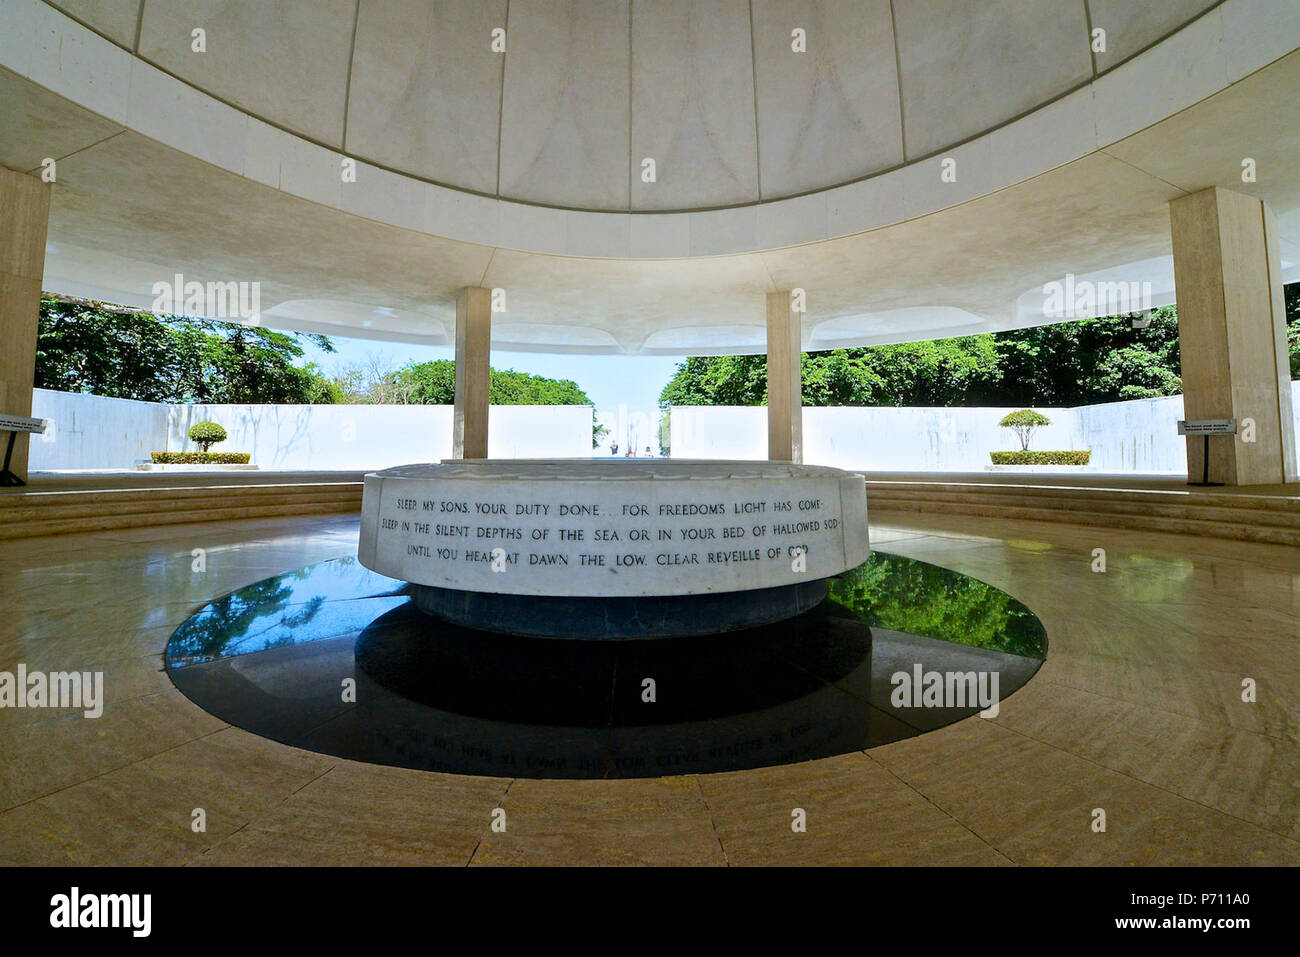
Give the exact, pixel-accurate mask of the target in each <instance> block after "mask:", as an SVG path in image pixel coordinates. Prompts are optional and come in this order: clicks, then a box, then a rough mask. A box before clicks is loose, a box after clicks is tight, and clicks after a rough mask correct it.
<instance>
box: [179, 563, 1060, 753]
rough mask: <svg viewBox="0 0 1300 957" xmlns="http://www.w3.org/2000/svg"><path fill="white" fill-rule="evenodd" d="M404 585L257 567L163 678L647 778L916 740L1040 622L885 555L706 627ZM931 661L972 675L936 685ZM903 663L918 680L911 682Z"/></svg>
mask: <svg viewBox="0 0 1300 957" xmlns="http://www.w3.org/2000/svg"><path fill="white" fill-rule="evenodd" d="M405 589H406V586H405V584H404V583H402V582H397V581H394V580H392V579H389V578H385V577H383V576H380V575H376V574H374V573H373V572H370V571H368V570H366V569H365V568H363V567H362V566H361V565H360V564H358V563H357V562H356V560H355V559H351V558H342V559H334V560H332V561H327V562H322V563H320V564H318V565H312V566H309V567H307V568H303V569H299V570H298V571H296V572H291V573H289V574H286V575H280V576H277V577H275V578H270V579H266V580H264V581H261V582H257V583H256V584H253V585H250V586H248V587H247V588H243V589H240V590H239V591H237V592H233V593H232V594H230V595H226V596H225V597H223V598H220V599H218V600H216V601H214V602H212V603H211V604H210V605H207V606H205V607H204V608H202V609H200V610H199V611H198V612H197V613H196V614H195V615H193V616H192V617H191V618H189V619H188V620H187V621H186V622H185V623H184V624H183V625H181V627H180V628H178V629H177V630H176V632H175V633H174V634H173V635H172V638H171V640H170V641H169V643H168V645H167V652H166V664H167V669H168V673H169V675H170V677H171V679H172V681H173V682H174V683H175V684H176V686H177V687H178V688H179V689H180V690H181V691H182V692H183V693H184V694H185V695H186V696H188V697H189V698H190V699H191V700H192V701H194V702H195V703H196V704H198V705H199V706H200V707H202V708H204V709H205V710H207V711H209V712H210V713H212V714H214V715H216V716H218V717H220V718H222V719H224V720H226V721H228V722H230V723H231V724H234V725H236V726H238V727H241V728H244V729H245V730H248V731H251V732H253V733H255V734H260V735H263V736H265V737H268V738H272V739H274V740H277V741H282V742H284V743H286V744H292V745H294V746H296V747H301V748H306V749H308V750H313V751H319V752H323V753H327V754H333V755H337V756H339V757H345V758H351V759H354V760H359V761H369V762H373V763H380V764H390V765H397V766H401V767H411V768H420V769H426V770H437V771H447V772H455V773H462V774H486V775H500V776H515V777H549V778H585V777H597V778H599V777H651V776H660V775H667V774H685V773H692V772H704V771H720V770H735V769H743V768H753V767H764V766H768V765H774V764H785V763H790V762H794V761H802V760H809V759H812V758H818V757H826V756H829V755H833V754H841V753H844V752H847V751H854V750H860V749H863V748H868V747H874V746H876V745H879V744H885V743H888V742H890V741H896V740H899V739H901V738H906V737H911V736H913V735H916V734H921V733H923V732H925V731H928V730H932V729H933V728H937V727H941V726H943V725H945V724H949V723H951V722H953V721H956V720H958V719H960V718H964V717H967V716H969V715H971V714H974V713H975V712H977V711H979V710H980V708H981V707H982V705H983V704H985V703H988V702H989V700H990V699H988V698H987V697H986V698H983V699H979V698H977V697H976V696H975V694H974V693H972V694H970V695H969V696H967V695H966V694H965V693H964V691H965V690H966V689H967V688H969V689H970V691H971V692H974V691H975V689H976V687H977V686H978V687H981V688H983V690H985V691H986V692H993V691H996V698H997V699H1005V698H1006V697H1007V696H1008V695H1009V694H1011V693H1012V692H1013V691H1014V690H1015V689H1016V688H1019V687H1020V686H1021V685H1022V684H1024V682H1025V681H1027V680H1028V679H1029V678H1030V677H1031V676H1032V675H1033V673H1034V672H1035V671H1036V670H1037V669H1038V666H1039V664H1040V663H1041V660H1042V656H1043V654H1044V652H1045V648H1046V639H1045V636H1044V633H1043V629H1042V626H1041V624H1040V623H1039V621H1038V619H1037V618H1036V617H1035V616H1034V615H1033V614H1032V613H1031V612H1030V611H1029V610H1028V609H1027V608H1025V606H1024V605H1022V604H1020V603H1019V602H1017V601H1016V600H1015V599H1013V598H1011V597H1010V596H1009V595H1007V594H1005V593H1004V592H1001V591H999V590H997V589H996V588H993V587H992V586H990V585H987V584H985V583H983V582H979V581H976V580H975V579H972V578H968V577H966V576H963V575H958V574H956V573H954V572H951V571H948V570H946V569H942V568H938V567H937V566H934V565H929V564H926V563H924V562H918V561H915V560H912V559H907V558H901V557H899V556H894V555H888V554H886V553H882V552H876V553H873V555H872V557H871V559H870V560H869V561H867V562H866V563H865V564H863V565H861V566H859V567H858V568H857V569H854V570H853V571H851V572H848V573H846V574H845V575H843V576H841V577H840V578H838V579H836V580H834V581H833V582H832V584H831V590H830V596H829V597H828V599H827V600H826V601H824V602H822V603H821V604H820V605H819V606H818V607H816V608H815V609H813V610H812V611H809V612H807V613H805V614H803V615H800V616H798V617H796V618H792V619H789V620H787V621H783V622H780V623H778V624H774V625H767V626H764V627H761V628H753V629H749V630H746V631H738V632H731V633H728V634H723V635H711V636H704V637H698V636H696V637H690V638H664V639H655V640H641V641H627V642H610V641H572V640H548V639H539V638H520V637H514V636H508V635H498V634H493V633H489V632H482V631H475V630H470V629H466V628H461V627H458V626H456V625H452V624H449V623H446V622H442V621H439V620H437V619H433V618H430V617H429V616H428V615H426V614H424V613H423V612H421V611H419V610H418V609H417V608H416V607H415V606H414V604H413V603H412V602H411V601H410V600H409V598H408V597H407V595H406V593H405ZM918 669H919V670H918ZM932 672H937V673H939V676H940V677H943V676H945V675H948V674H949V673H952V674H957V675H959V676H962V675H970V682H971V683H969V684H967V685H965V686H964V687H963V686H962V680H961V679H960V678H959V679H958V680H957V682H956V684H955V686H953V687H949V688H948V692H947V695H946V697H945V696H944V695H943V694H937V695H933V696H930V697H926V696H925V695H923V694H922V685H924V684H931V685H932V682H930V681H929V680H928V678H927V677H926V676H928V675H929V673H932ZM899 675H906V676H907V678H908V680H909V682H911V683H916V684H917V687H916V689H915V690H914V692H913V693H911V694H909V695H906V696H905V695H903V694H902V691H903V689H902V688H900V685H902V684H905V682H903V681H902V679H900V678H899V677H898V676H899ZM916 679H922V680H921V681H920V682H917V680H916ZM979 681H983V682H984V684H983V685H979V684H978V682H979ZM949 685H953V682H952V681H951V680H950V681H949ZM932 690H933V687H932ZM954 691H955V692H956V694H955V697H954Z"/></svg>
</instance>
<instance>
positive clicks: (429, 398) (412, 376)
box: [392, 359, 609, 448]
mask: <svg viewBox="0 0 1300 957" xmlns="http://www.w3.org/2000/svg"><path fill="white" fill-rule="evenodd" d="M392 384H393V386H395V387H396V388H397V389H398V390H399V391H400V392H402V393H403V394H404V395H406V396H408V398H407V401H409V402H411V403H415V404H420V405H451V404H452V403H454V402H455V400H456V363H455V362H453V361H452V360H451V359H438V360H436V361H434V362H417V363H411V364H409V365H407V366H404V367H403V368H401V369H398V370H396V371H395V372H393V373H392ZM488 402H490V403H491V404H492V405H593V403H592V401H591V399H590V398H589V397H588V396H587V393H585V392H583V391H582V389H580V388H578V384H577V383H576V382H574V381H573V380H572V379H548V378H547V377H546V376H540V375H532V374H531V373H527V372H516V371H515V370H514V369H493V370H491V372H490V377H489V380H488ZM608 432H609V429H607V428H606V427H605V426H603V425H600V424H599V423H598V422H596V418H595V408H594V405H593V408H592V423H591V447H592V448H595V447H596V446H598V445H599V444H600V440H601V438H602V437H603V436H605V435H606V434H608Z"/></svg>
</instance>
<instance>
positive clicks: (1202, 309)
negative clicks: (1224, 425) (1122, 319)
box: [1169, 187, 1296, 485]
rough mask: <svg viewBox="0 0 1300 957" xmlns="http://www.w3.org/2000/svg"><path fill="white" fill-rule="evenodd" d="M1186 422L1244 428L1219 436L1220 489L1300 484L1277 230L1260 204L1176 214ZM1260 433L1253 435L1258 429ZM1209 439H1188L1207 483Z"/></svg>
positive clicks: (1182, 201)
mask: <svg viewBox="0 0 1300 957" xmlns="http://www.w3.org/2000/svg"><path fill="white" fill-rule="evenodd" d="M1169 215H1170V225H1171V228H1172V231H1173V241H1174V282H1175V287H1176V289H1175V294H1176V296H1177V301H1178V340H1179V346H1180V350H1181V352H1182V374H1183V402H1184V417H1185V418H1187V419H1188V420H1196V419H1235V420H1236V422H1237V435H1236V436H1211V438H1210V442H1209V445H1210V468H1209V476H1210V480H1211V481H1214V482H1222V483H1224V484H1226V485H1271V484H1277V483H1281V482H1287V481H1295V480H1296V449H1295V430H1294V425H1293V423H1294V419H1293V418H1292V412H1291V374H1290V363H1289V359H1288V356H1287V343H1286V308H1285V305H1284V303H1283V297H1282V281H1281V259H1280V255H1279V252H1278V244H1277V225H1276V223H1275V222H1274V220H1273V214H1272V212H1271V211H1270V210H1269V209H1268V207H1266V206H1265V205H1264V204H1263V203H1261V202H1260V201H1259V200H1258V199H1254V198H1253V197H1250V196H1246V195H1244V194H1242V193H1237V192H1233V191H1232V190H1226V189H1220V188H1218V187H1212V188H1210V189H1204V190H1201V191H1200V192H1197V193H1192V194H1191V195H1188V196H1183V197H1180V198H1178V199H1176V200H1174V201H1173V202H1171V203H1170V204H1169ZM1252 426H1253V428H1252ZM1203 449H1204V439H1203V438H1202V437H1199V436H1189V437H1188V439H1187V469H1188V474H1189V476H1190V477H1191V479H1193V480H1197V481H1199V479H1200V477H1201V474H1202V464H1203V461H1204V452H1203Z"/></svg>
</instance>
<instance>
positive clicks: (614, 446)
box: [609, 442, 618, 455]
mask: <svg viewBox="0 0 1300 957" xmlns="http://www.w3.org/2000/svg"><path fill="white" fill-rule="evenodd" d="M609 454H610V455H618V443H617V442H615V443H613V444H612V445H610V447H609Z"/></svg>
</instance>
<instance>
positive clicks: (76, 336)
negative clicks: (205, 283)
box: [36, 298, 337, 403]
mask: <svg viewBox="0 0 1300 957" xmlns="http://www.w3.org/2000/svg"><path fill="white" fill-rule="evenodd" d="M300 338H306V339H308V340H309V341H311V342H313V343H315V344H316V345H317V346H319V347H320V348H321V349H323V350H325V351H326V352H333V351H334V345H333V343H331V342H330V340H329V339H328V338H326V337H325V336H318V335H309V334H304V333H284V332H275V331H272V330H270V329H262V328H258V327H255V326H242V325H239V324H238V323H233V322H219V321H216V320H209V319H190V318H186V317H182V316H166V317H163V316H155V315H152V314H150V313H147V312H131V311H130V310H127V309H123V308H120V307H114V306H107V305H104V304H102V303H96V302H84V301H80V300H68V299H56V298H44V299H42V300H41V314H40V325H39V329H38V335H37V340H36V386H37V387H38V388H41V389H55V390H58V391H60V392H89V393H93V394H94V395H104V396H112V397H115V398H121V399H140V400H142V401H145V402H206V403H226V402H229V403H262V402H266V403H308V402H316V403H329V402H333V401H336V397H337V390H336V389H334V387H332V386H331V384H330V383H329V382H328V381H327V380H326V379H325V378H324V377H323V376H322V375H321V374H320V370H319V369H318V368H317V367H316V366H315V365H314V364H312V363H307V364H306V365H303V366H298V365H295V364H294V362H295V360H298V359H301V358H302V356H303V348H302V346H301V345H300V343H299V339H300Z"/></svg>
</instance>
